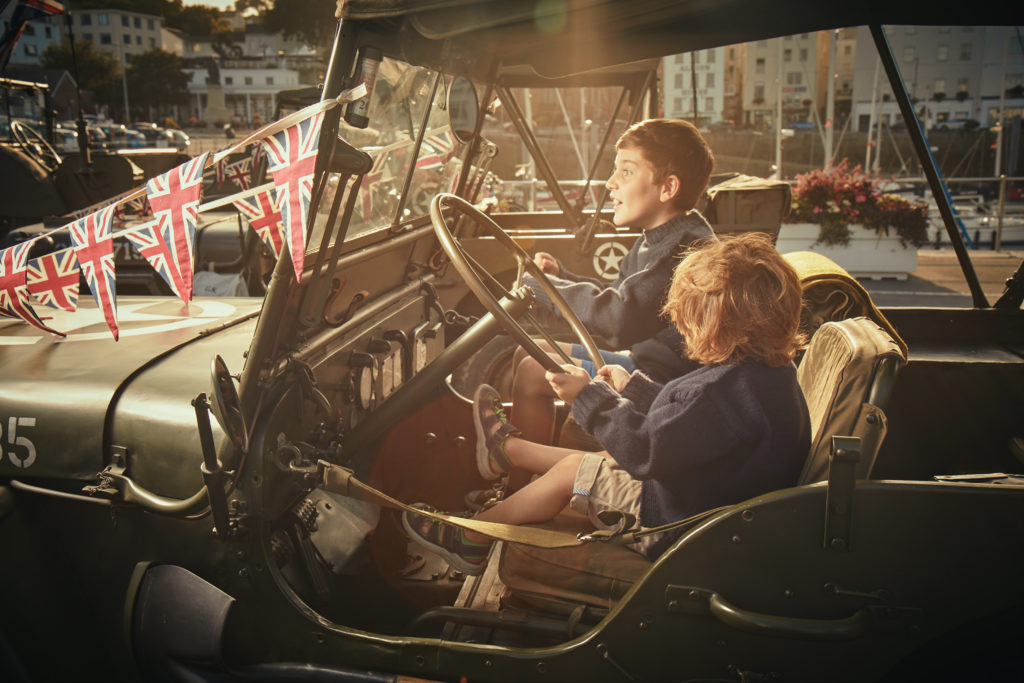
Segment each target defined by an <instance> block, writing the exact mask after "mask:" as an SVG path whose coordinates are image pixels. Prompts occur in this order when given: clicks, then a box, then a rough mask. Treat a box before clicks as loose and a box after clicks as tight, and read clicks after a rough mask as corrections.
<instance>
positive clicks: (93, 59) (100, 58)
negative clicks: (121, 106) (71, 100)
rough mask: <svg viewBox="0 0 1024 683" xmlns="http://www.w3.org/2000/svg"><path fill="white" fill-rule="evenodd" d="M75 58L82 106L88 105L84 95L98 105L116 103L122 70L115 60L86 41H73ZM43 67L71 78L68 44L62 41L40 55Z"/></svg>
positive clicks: (71, 70)
mask: <svg viewBox="0 0 1024 683" xmlns="http://www.w3.org/2000/svg"><path fill="white" fill-rule="evenodd" d="M75 57H76V61H77V63H78V85H79V87H80V88H81V90H82V91H83V98H82V99H83V105H85V104H87V103H88V102H89V97H87V96H86V93H88V94H89V95H90V96H91V101H92V102H93V103H94V104H97V105H102V106H107V107H109V106H110V105H111V104H112V103H114V102H118V101H119V99H118V98H119V97H120V94H121V66H120V63H119V62H118V61H117V59H116V58H115V57H114V56H113V55H112V54H110V53H108V52H104V51H102V50H99V49H97V48H96V46H95V45H93V43H92V41H89V40H76V41H75ZM43 66H44V67H46V68H47V69H64V70H65V71H67V72H68V73H69V74H71V75H72V76H74V74H75V69H74V66H73V63H72V59H71V43H70V42H69V41H68V40H66V39H65V40H64V41H63V42H61V43H54V44H53V45H50V47H48V48H46V51H45V52H43Z"/></svg>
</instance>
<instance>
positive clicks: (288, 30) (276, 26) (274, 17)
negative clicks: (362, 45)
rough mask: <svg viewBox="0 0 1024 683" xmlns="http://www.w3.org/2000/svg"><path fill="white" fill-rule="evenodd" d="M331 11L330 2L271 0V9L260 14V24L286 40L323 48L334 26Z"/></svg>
mask: <svg viewBox="0 0 1024 683" xmlns="http://www.w3.org/2000/svg"><path fill="white" fill-rule="evenodd" d="M334 10H335V2H334V0H274V4H273V7H271V8H270V9H269V10H267V11H266V12H264V14H263V23H264V25H265V26H266V27H267V28H268V29H270V30H271V31H281V32H282V33H284V35H285V36H286V37H292V36H297V37H298V38H300V39H302V40H303V41H305V42H307V43H309V44H310V45H313V46H315V47H318V48H319V47H326V46H327V44H328V43H329V42H330V41H331V39H332V38H333V37H334V30H335V28H336V27H337V25H338V20H337V19H335V18H334Z"/></svg>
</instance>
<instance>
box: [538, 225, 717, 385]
mask: <svg viewBox="0 0 1024 683" xmlns="http://www.w3.org/2000/svg"><path fill="white" fill-rule="evenodd" d="M714 238H715V233H714V231H713V230H712V229H711V226H710V225H708V222H707V221H706V220H704V217H703V216H701V215H700V213H698V212H697V211H690V212H689V213H686V214H682V215H680V216H676V217H675V218H672V219H671V220H669V221H667V222H665V223H662V224H661V225H659V226H658V227H656V228H652V229H650V230H647V231H645V232H644V233H643V234H642V235H641V236H640V237H639V238H638V239H637V241H636V242H635V243H634V244H633V247H632V248H631V249H630V250H629V253H627V254H626V255H625V257H623V259H622V263H621V264H619V277H618V278H617V279H616V280H615V281H614V282H605V281H600V280H597V279H595V278H589V277H584V276H582V275H577V274H575V273H571V272H568V271H567V270H566V269H565V268H564V267H563V268H562V275H561V277H557V276H554V275H549V276H548V279H549V280H551V283H552V284H553V285H554V286H555V287H556V288H557V289H558V293H559V294H561V295H562V297H563V298H564V299H565V301H566V303H567V304H569V307H570V308H571V309H572V310H573V311H574V312H575V313H576V315H578V316H579V318H580V321H581V322H582V323H583V326H584V327H586V328H587V330H588V331H589V332H590V333H591V334H598V335H601V336H602V337H604V338H605V339H606V340H608V343H609V344H611V345H612V346H613V348H616V349H627V348H628V349H630V350H631V351H632V354H633V362H634V363H636V367H637V368H638V369H639V370H642V371H643V372H645V373H646V374H647V375H649V376H651V377H654V378H655V379H658V380H661V381H668V380H670V379H673V378H675V377H678V376H679V375H681V374H683V373H684V372H688V371H690V370H692V369H693V365H692V364H689V363H688V362H687V361H685V360H684V359H683V357H682V355H681V349H682V337H680V336H679V333H678V331H677V330H676V327H675V325H672V324H670V323H666V322H665V320H664V319H663V318H661V306H662V304H663V303H664V301H665V294H666V293H667V292H668V286H669V283H670V282H671V281H672V271H673V270H674V269H675V267H676V264H677V263H679V258H680V256H682V254H683V252H684V251H685V250H686V248H687V247H688V246H690V245H691V244H693V243H694V242H695V241H697V240H700V239H714ZM559 266H560V267H561V264H559ZM526 282H527V284H531V285H533V289H534V291H535V292H536V294H537V298H538V301H539V302H540V303H541V304H542V305H544V306H545V307H546V308H547V309H549V310H554V307H553V305H552V304H551V302H550V300H549V299H548V298H547V296H546V295H545V294H544V292H543V291H542V290H541V289H540V287H538V286H536V285H535V284H534V283H532V282H531V278H529V277H527V279H526Z"/></svg>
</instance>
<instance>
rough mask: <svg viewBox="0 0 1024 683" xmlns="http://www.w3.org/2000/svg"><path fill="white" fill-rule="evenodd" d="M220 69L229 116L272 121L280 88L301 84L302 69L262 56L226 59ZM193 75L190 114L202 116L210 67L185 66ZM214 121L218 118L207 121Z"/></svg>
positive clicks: (207, 91) (206, 100) (225, 104)
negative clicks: (264, 59) (273, 61)
mask: <svg viewBox="0 0 1024 683" xmlns="http://www.w3.org/2000/svg"><path fill="white" fill-rule="evenodd" d="M223 64H224V66H221V67H220V69H219V72H220V74H219V79H220V83H219V86H220V91H221V93H222V94H223V98H224V106H225V107H226V108H227V113H228V115H229V116H231V117H232V118H235V119H240V120H242V121H245V122H249V123H252V122H254V121H255V120H256V119H257V118H258V119H259V120H260V121H262V122H263V123H266V122H267V121H272V120H273V117H274V110H275V108H276V107H277V93H278V91H280V90H287V89H289V88H297V87H299V85H300V84H299V72H298V71H295V70H293V69H285V68H280V67H277V66H274V65H273V63H267V62H264V61H263V60H224V62H223ZM185 73H186V74H189V75H190V76H191V80H190V81H189V84H188V92H189V95H190V103H189V116H190V117H195V118H196V119H199V120H202V119H203V117H204V115H205V114H206V112H207V105H208V103H209V102H208V97H209V93H210V88H211V84H208V83H207V80H208V78H209V75H210V74H209V69H208V68H186V69H185ZM207 123H210V124H214V123H217V122H216V121H207ZM225 123H226V121H225Z"/></svg>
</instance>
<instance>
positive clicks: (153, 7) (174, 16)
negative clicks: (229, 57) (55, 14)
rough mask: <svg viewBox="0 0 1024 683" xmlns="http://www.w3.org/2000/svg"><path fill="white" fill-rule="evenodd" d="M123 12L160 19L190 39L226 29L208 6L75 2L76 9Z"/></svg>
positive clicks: (178, 0) (156, 0) (175, 1)
mask: <svg viewBox="0 0 1024 683" xmlns="http://www.w3.org/2000/svg"><path fill="white" fill-rule="evenodd" d="M84 9H89V10H104V9H114V10H124V11H126V12H140V13H142V14H152V15H155V16H159V17H163V18H164V24H165V25H166V26H167V27H168V28H176V29H179V30H181V31H184V32H185V33H188V34H189V35H193V36H211V35H215V34H216V33H217V32H218V31H224V30H226V26H225V25H224V22H223V21H222V20H221V18H220V10H218V9H217V8H216V7H211V6H209V5H189V6H188V7H185V6H184V5H183V4H182V0H75V2H74V5H73V7H72V8H71V11H72V12H76V11H77V10H84Z"/></svg>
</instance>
